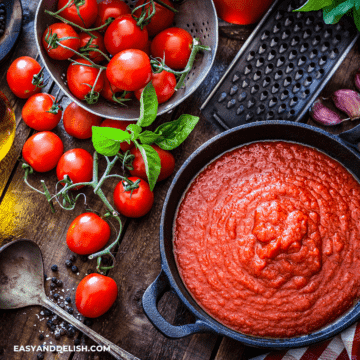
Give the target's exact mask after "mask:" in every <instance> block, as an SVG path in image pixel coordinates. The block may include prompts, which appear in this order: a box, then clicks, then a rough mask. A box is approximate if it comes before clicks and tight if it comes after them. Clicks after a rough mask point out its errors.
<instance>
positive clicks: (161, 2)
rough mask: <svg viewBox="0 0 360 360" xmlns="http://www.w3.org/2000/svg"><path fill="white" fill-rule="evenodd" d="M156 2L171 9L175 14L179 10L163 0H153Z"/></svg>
mask: <svg viewBox="0 0 360 360" xmlns="http://www.w3.org/2000/svg"><path fill="white" fill-rule="evenodd" d="M154 1H155V2H156V3H158V4H160V5H162V6H163V7H164V8H167V9H168V10H170V11H172V12H173V13H175V14H177V13H178V12H179V11H178V10H176V9H174V8H173V7H172V6H170V5H168V4H166V3H164V2H163V1H161V0H154Z"/></svg>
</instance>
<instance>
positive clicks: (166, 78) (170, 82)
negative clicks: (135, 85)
mask: <svg viewBox="0 0 360 360" xmlns="http://www.w3.org/2000/svg"><path fill="white" fill-rule="evenodd" d="M151 82H152V84H153V85H154V88H155V92H156V95H157V98H158V102H159V104H162V103H164V102H165V101H168V100H169V99H170V98H171V97H172V96H173V95H174V93H175V86H176V77H175V75H174V74H172V73H169V72H167V71H165V70H163V71H162V72H161V73H159V74H153V76H152V80H151ZM143 90H144V89H140V90H136V91H135V96H136V98H137V99H138V100H140V97H141V94H142V92H143Z"/></svg>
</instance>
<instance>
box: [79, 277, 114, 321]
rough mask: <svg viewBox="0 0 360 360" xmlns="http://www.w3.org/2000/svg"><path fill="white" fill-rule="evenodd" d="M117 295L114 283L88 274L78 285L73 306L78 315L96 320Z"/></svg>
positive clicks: (106, 278)
mask: <svg viewBox="0 0 360 360" xmlns="http://www.w3.org/2000/svg"><path fill="white" fill-rule="evenodd" d="M117 295H118V287H117V285H116V282H115V281H114V280H113V279H111V278H109V277H108V276H104V275H100V274H90V275H87V276H85V277H84V278H83V279H82V280H81V281H80V283H79V285H78V287H77V289H76V293H75V305H76V308H77V309H78V311H79V312H80V314H82V315H83V316H86V317H88V318H96V317H98V316H101V315H103V314H105V313H106V312H107V311H108V310H109V309H110V308H111V306H112V305H113V304H114V302H115V300H116V298H117Z"/></svg>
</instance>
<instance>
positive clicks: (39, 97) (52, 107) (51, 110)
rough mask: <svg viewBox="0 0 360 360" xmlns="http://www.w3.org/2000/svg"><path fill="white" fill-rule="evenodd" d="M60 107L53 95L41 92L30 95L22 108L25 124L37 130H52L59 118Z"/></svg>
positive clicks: (60, 113)
mask: <svg viewBox="0 0 360 360" xmlns="http://www.w3.org/2000/svg"><path fill="white" fill-rule="evenodd" d="M61 115H62V108H61V106H60V105H59V104H57V103H55V97H54V96H53V95H49V94H45V93H41V94H35V95H33V96H31V97H30V98H29V99H28V100H27V101H26V103H25V105H24V107H23V108H22V112H21V116H22V118H23V120H24V122H25V124H26V125H28V126H30V127H31V128H32V129H35V130H37V131H45V130H52V129H53V128H54V127H55V126H56V125H57V124H58V123H59V122H60V120H61Z"/></svg>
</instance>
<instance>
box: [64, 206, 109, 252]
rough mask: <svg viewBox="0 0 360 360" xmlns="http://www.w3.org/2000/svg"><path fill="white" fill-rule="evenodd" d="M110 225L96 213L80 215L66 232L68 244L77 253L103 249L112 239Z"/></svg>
mask: <svg viewBox="0 0 360 360" xmlns="http://www.w3.org/2000/svg"><path fill="white" fill-rule="evenodd" d="M110 234H111V230H110V226H109V224H108V223H107V222H106V221H105V220H103V219H102V218H101V217H99V216H97V215H96V214H94V213H91V212H89V213H84V214H81V215H79V216H78V217H77V218H76V219H75V220H74V221H73V222H72V223H71V224H70V227H69V229H68V231H67V234H66V244H67V246H68V247H69V249H70V250H71V251H72V252H74V253H75V254H79V255H90V254H93V253H95V252H97V251H99V250H100V249H102V248H103V247H104V246H105V245H106V243H107V242H108V240H109V239H110Z"/></svg>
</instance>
